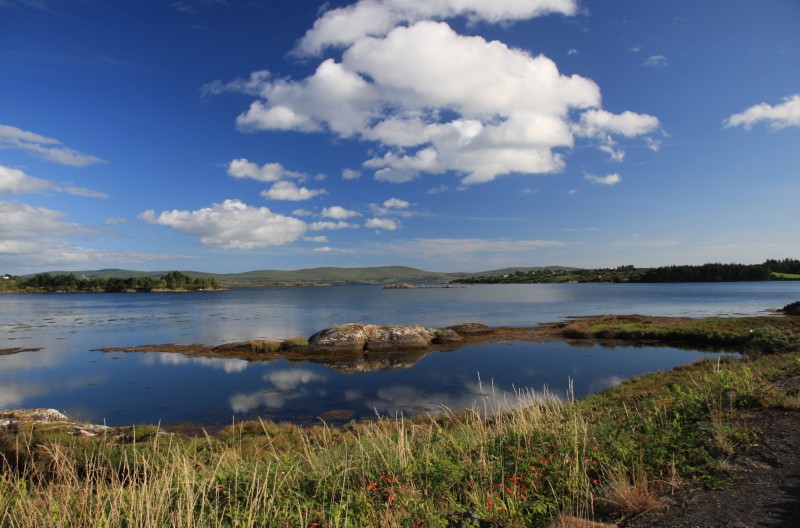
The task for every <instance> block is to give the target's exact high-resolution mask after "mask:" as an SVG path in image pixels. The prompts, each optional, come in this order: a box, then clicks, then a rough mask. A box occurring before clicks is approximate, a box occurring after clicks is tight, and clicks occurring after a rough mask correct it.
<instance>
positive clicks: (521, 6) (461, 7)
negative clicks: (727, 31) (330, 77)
mask: <svg viewBox="0 0 800 528" xmlns="http://www.w3.org/2000/svg"><path fill="white" fill-rule="evenodd" d="M577 8H578V6H577V2H576V1H575V0H528V1H525V2H520V1H519V0H493V1H492V2H486V1H484V0H426V1H424V2H422V1H412V2H408V1H406V0H360V1H359V2H356V3H355V4H351V5H349V6H346V7H341V8H338V9H332V10H329V11H327V12H325V13H324V14H323V15H322V16H321V17H320V18H319V19H318V20H317V21H316V22H315V23H314V27H313V28H311V29H310V30H308V32H306V34H305V36H304V37H303V38H302V39H300V42H298V45H297V50H296V51H297V52H298V53H300V54H304V55H317V54H319V53H320V52H321V51H322V50H324V49H325V48H326V47H331V46H337V47H346V46H349V45H351V44H353V43H354V42H356V41H358V40H359V39H361V38H364V37H367V36H373V37H379V36H383V35H385V34H386V33H387V32H389V31H390V30H391V29H392V28H394V27H396V26H398V25H400V24H410V23H414V22H417V21H419V20H422V19H426V18H433V19H440V20H441V19H447V18H452V17H457V16H466V17H469V18H470V19H472V20H475V21H477V20H480V21H486V22H492V23H497V22H505V21H511V20H523V19H529V18H533V17H537V16H542V15H546V14H549V13H561V14H564V15H572V14H574V13H575V12H576V11H577Z"/></svg>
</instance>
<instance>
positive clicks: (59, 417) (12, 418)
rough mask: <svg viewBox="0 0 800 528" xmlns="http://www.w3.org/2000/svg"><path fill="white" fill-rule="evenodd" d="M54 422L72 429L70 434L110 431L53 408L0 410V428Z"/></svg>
mask: <svg viewBox="0 0 800 528" xmlns="http://www.w3.org/2000/svg"><path fill="white" fill-rule="evenodd" d="M26 424H29V425H41V424H55V425H63V426H66V427H68V428H69V429H71V430H72V434H76V435H84V436H95V435H97V434H100V433H104V432H107V431H110V430H111V428H110V427H107V426H105V425H98V424H84V423H78V422H74V421H72V420H70V418H69V417H68V416H66V415H64V414H62V413H60V412H59V411H57V410H55V409H16V410H11V411H0V429H18V428H19V426H20V425H26Z"/></svg>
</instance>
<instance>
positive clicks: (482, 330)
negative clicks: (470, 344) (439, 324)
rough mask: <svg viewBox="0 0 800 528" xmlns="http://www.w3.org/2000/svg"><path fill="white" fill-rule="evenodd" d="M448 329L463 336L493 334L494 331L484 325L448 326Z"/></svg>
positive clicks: (474, 323) (463, 324) (462, 324)
mask: <svg viewBox="0 0 800 528" xmlns="http://www.w3.org/2000/svg"><path fill="white" fill-rule="evenodd" d="M447 328H448V329H450V330H452V331H454V332H455V333H457V334H459V335H462V336H472V335H482V334H491V333H492V329H491V328H489V327H488V326H486V325H485V324H483V323H476V322H471V323H461V324H457V325H453V326H448V327H447Z"/></svg>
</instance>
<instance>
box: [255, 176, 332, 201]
mask: <svg viewBox="0 0 800 528" xmlns="http://www.w3.org/2000/svg"><path fill="white" fill-rule="evenodd" d="M326 192H327V191H325V189H308V188H306V187H298V186H297V185H296V184H295V183H294V182H290V181H285V180H284V181H279V182H276V183H274V184H272V187H270V188H269V189H267V190H266V191H262V192H261V196H263V197H264V198H269V199H270V200H287V201H290V202H300V201H303V200H310V199H311V198H313V197H315V196H319V195H320V194H325V193H326Z"/></svg>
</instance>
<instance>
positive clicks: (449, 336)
mask: <svg viewBox="0 0 800 528" xmlns="http://www.w3.org/2000/svg"><path fill="white" fill-rule="evenodd" d="M435 334H436V336H435V337H434V338H433V342H434V343H435V344H437V345H441V344H443V343H457V342H459V341H463V340H464V338H463V337H461V334H459V333H458V332H456V331H455V330H453V329H452V328H442V329H441V330H436V332H435Z"/></svg>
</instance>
